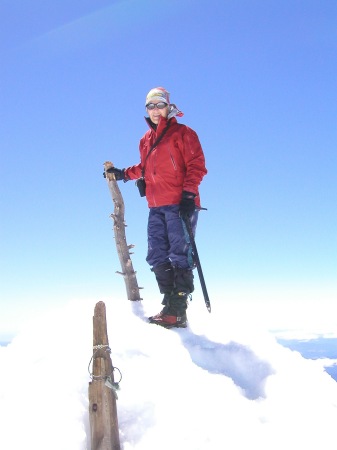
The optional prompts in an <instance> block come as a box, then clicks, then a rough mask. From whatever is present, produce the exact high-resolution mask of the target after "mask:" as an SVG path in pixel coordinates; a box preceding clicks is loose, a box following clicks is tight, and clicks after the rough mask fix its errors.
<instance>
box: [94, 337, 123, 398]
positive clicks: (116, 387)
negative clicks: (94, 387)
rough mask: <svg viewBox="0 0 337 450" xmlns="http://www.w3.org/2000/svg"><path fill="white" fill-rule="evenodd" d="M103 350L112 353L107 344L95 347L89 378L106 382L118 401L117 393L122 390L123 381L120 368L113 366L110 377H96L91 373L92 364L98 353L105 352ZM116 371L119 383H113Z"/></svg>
mask: <svg viewBox="0 0 337 450" xmlns="http://www.w3.org/2000/svg"><path fill="white" fill-rule="evenodd" d="M103 349H105V351H106V352H107V353H109V354H110V353H111V348H110V347H109V345H107V344H98V345H94V346H93V350H94V353H93V355H92V357H91V358H90V361H89V364H88V372H89V376H90V378H91V379H92V380H93V381H104V384H105V386H107V387H108V388H109V389H111V390H112V392H113V394H114V396H115V397H116V399H118V396H117V392H116V391H118V390H119V389H120V387H119V383H120V382H121V381H122V372H121V371H120V370H119V369H118V367H114V366H113V367H112V372H111V373H110V374H109V375H107V376H101V375H99V376H97V375H94V374H93V372H92V371H91V368H90V366H91V363H92V362H93V361H94V359H95V357H96V354H97V352H98V351H99V350H103ZM115 370H117V371H118V373H119V380H118V381H113V373H114V371H115Z"/></svg>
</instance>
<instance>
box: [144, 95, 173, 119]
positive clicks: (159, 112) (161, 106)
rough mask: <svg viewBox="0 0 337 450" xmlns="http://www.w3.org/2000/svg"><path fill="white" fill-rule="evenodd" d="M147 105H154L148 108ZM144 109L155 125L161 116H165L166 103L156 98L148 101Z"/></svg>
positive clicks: (166, 111) (166, 112)
mask: <svg viewBox="0 0 337 450" xmlns="http://www.w3.org/2000/svg"><path fill="white" fill-rule="evenodd" d="M149 106H150V108H151V107H153V106H154V108H153V109H150V108H149ZM146 109H147V112H148V114H149V116H150V119H151V120H152V122H153V123H155V124H156V125H158V123H159V120H160V118H161V117H167V114H168V105H167V104H166V103H164V102H160V101H158V100H154V101H153V102H151V103H149V104H148V106H147V107H146Z"/></svg>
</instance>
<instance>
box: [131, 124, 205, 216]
mask: <svg viewBox="0 0 337 450" xmlns="http://www.w3.org/2000/svg"><path fill="white" fill-rule="evenodd" d="M146 120H147V122H148V124H149V126H150V130H148V131H147V132H146V133H145V134H144V136H143V137H142V139H141V140H140V143H139V151H140V163H139V164H136V165H135V166H132V167H128V168H127V169H125V175H126V177H128V178H130V179H131V180H135V179H138V178H140V177H141V176H142V168H143V165H144V162H145V158H146V155H147V154H148V152H149V151H150V149H151V146H152V145H153V144H154V142H155V140H156V139H157V138H158V136H160V135H161V133H162V131H163V130H164V128H165V127H166V125H167V122H168V121H167V119H165V118H164V117H161V118H160V121H159V123H158V126H157V129H156V130H154V129H153V128H152V126H151V122H150V121H149V119H146ZM169 122H170V126H169V128H168V129H167V130H166V133H165V135H164V136H163V138H162V140H161V141H160V142H159V144H158V146H157V147H156V148H155V149H154V150H153V152H152V153H151V154H150V155H149V157H148V158H147V160H146V162H145V182H146V198H147V201H148V205H149V207H150V208H151V207H155V206H165V205H178V204H179V203H180V200H181V195H182V191H188V192H193V193H194V194H196V198H195V203H196V205H197V206H200V198H199V191H198V186H199V184H200V182H201V180H202V179H203V177H204V175H206V173H207V169H206V167H205V157H204V153H203V151H202V148H201V145H200V142H199V138H198V136H197V134H196V132H195V131H193V130H192V129H191V128H189V127H188V126H186V125H183V124H180V123H178V122H177V119H176V118H175V117H172V118H171V119H170V120H169Z"/></svg>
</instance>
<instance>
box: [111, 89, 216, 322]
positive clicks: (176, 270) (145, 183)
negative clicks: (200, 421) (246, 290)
mask: <svg viewBox="0 0 337 450" xmlns="http://www.w3.org/2000/svg"><path fill="white" fill-rule="evenodd" d="M145 107H146V110H147V113H148V115H149V117H145V119H146V121H147V124H148V125H149V130H148V131H147V132H146V133H145V134H144V136H143V137H142V138H141V140H140V144H139V151H140V162H139V163H138V164H136V165H134V166H131V167H128V168H126V169H117V168H115V167H111V168H109V169H107V170H106V172H109V173H113V174H114V175H115V178H116V180H118V181H119V180H123V181H128V180H138V181H137V182H136V184H137V186H138V188H139V192H140V194H141V196H144V195H146V199H147V202H148V206H149V209H150V211H149V219H148V253H147V258H146V261H147V262H148V263H149V265H150V266H151V267H152V268H151V270H152V271H153V272H154V274H155V276H156V280H157V283H158V286H159V290H160V292H161V293H162V294H164V298H163V300H162V304H163V305H164V308H163V309H162V311H161V312H160V313H159V314H157V315H155V316H152V317H149V321H150V323H155V324H157V325H161V326H163V327H165V328H171V327H180V328H184V327H186V326H187V316H186V310H187V300H188V297H189V295H190V294H191V293H192V292H193V291H194V284H193V273H192V269H193V261H192V258H191V248H190V244H189V239H188V234H187V231H186V226H185V223H184V219H186V217H188V218H189V220H190V221H191V225H192V229H193V231H194V233H195V229H196V225H197V219H198V212H199V211H198V208H199V209H200V197H199V191H198V187H199V184H200V183H201V181H202V179H203V177H204V175H206V173H207V169H206V167H205V157H204V153H203V150H202V147H201V145H200V142H199V138H198V136H197V134H196V132H195V131H193V130H192V129H191V128H189V127H188V126H186V125H183V124H180V123H178V122H177V119H176V116H177V117H182V116H183V113H182V112H181V111H179V110H178V108H177V107H176V105H174V104H171V103H170V94H169V92H168V91H167V90H166V89H164V88H163V87H157V88H154V89H151V90H150V92H149V93H148V94H147V96H146V102H145Z"/></svg>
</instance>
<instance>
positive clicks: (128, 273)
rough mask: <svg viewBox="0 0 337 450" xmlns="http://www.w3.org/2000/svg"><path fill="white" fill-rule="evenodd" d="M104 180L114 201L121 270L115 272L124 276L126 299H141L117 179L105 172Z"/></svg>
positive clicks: (110, 165)
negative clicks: (126, 234) (127, 238)
mask: <svg viewBox="0 0 337 450" xmlns="http://www.w3.org/2000/svg"><path fill="white" fill-rule="evenodd" d="M110 167H113V164H112V163H111V162H110V161H107V162H105V163H104V169H105V170H106V169H108V168H110ZM106 180H107V182H108V186H109V190H110V193H111V196H112V200H113V202H114V212H113V214H111V217H112V219H113V221H114V234H115V241H116V247H117V253H118V257H119V261H120V263H121V267H122V272H117V273H119V274H120V275H123V277H124V281H125V286H126V292H127V297H128V299H129V300H142V299H141V298H140V294H139V289H142V288H140V287H138V283H137V277H136V272H135V271H134V270H133V265H132V261H131V257H130V249H132V248H133V247H134V245H132V244H131V245H128V244H127V242H126V236H125V226H126V225H125V220H124V201H123V197H122V194H121V191H120V189H119V187H118V185H117V181H116V180H115V176H114V175H113V174H112V173H107V172H106Z"/></svg>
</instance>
